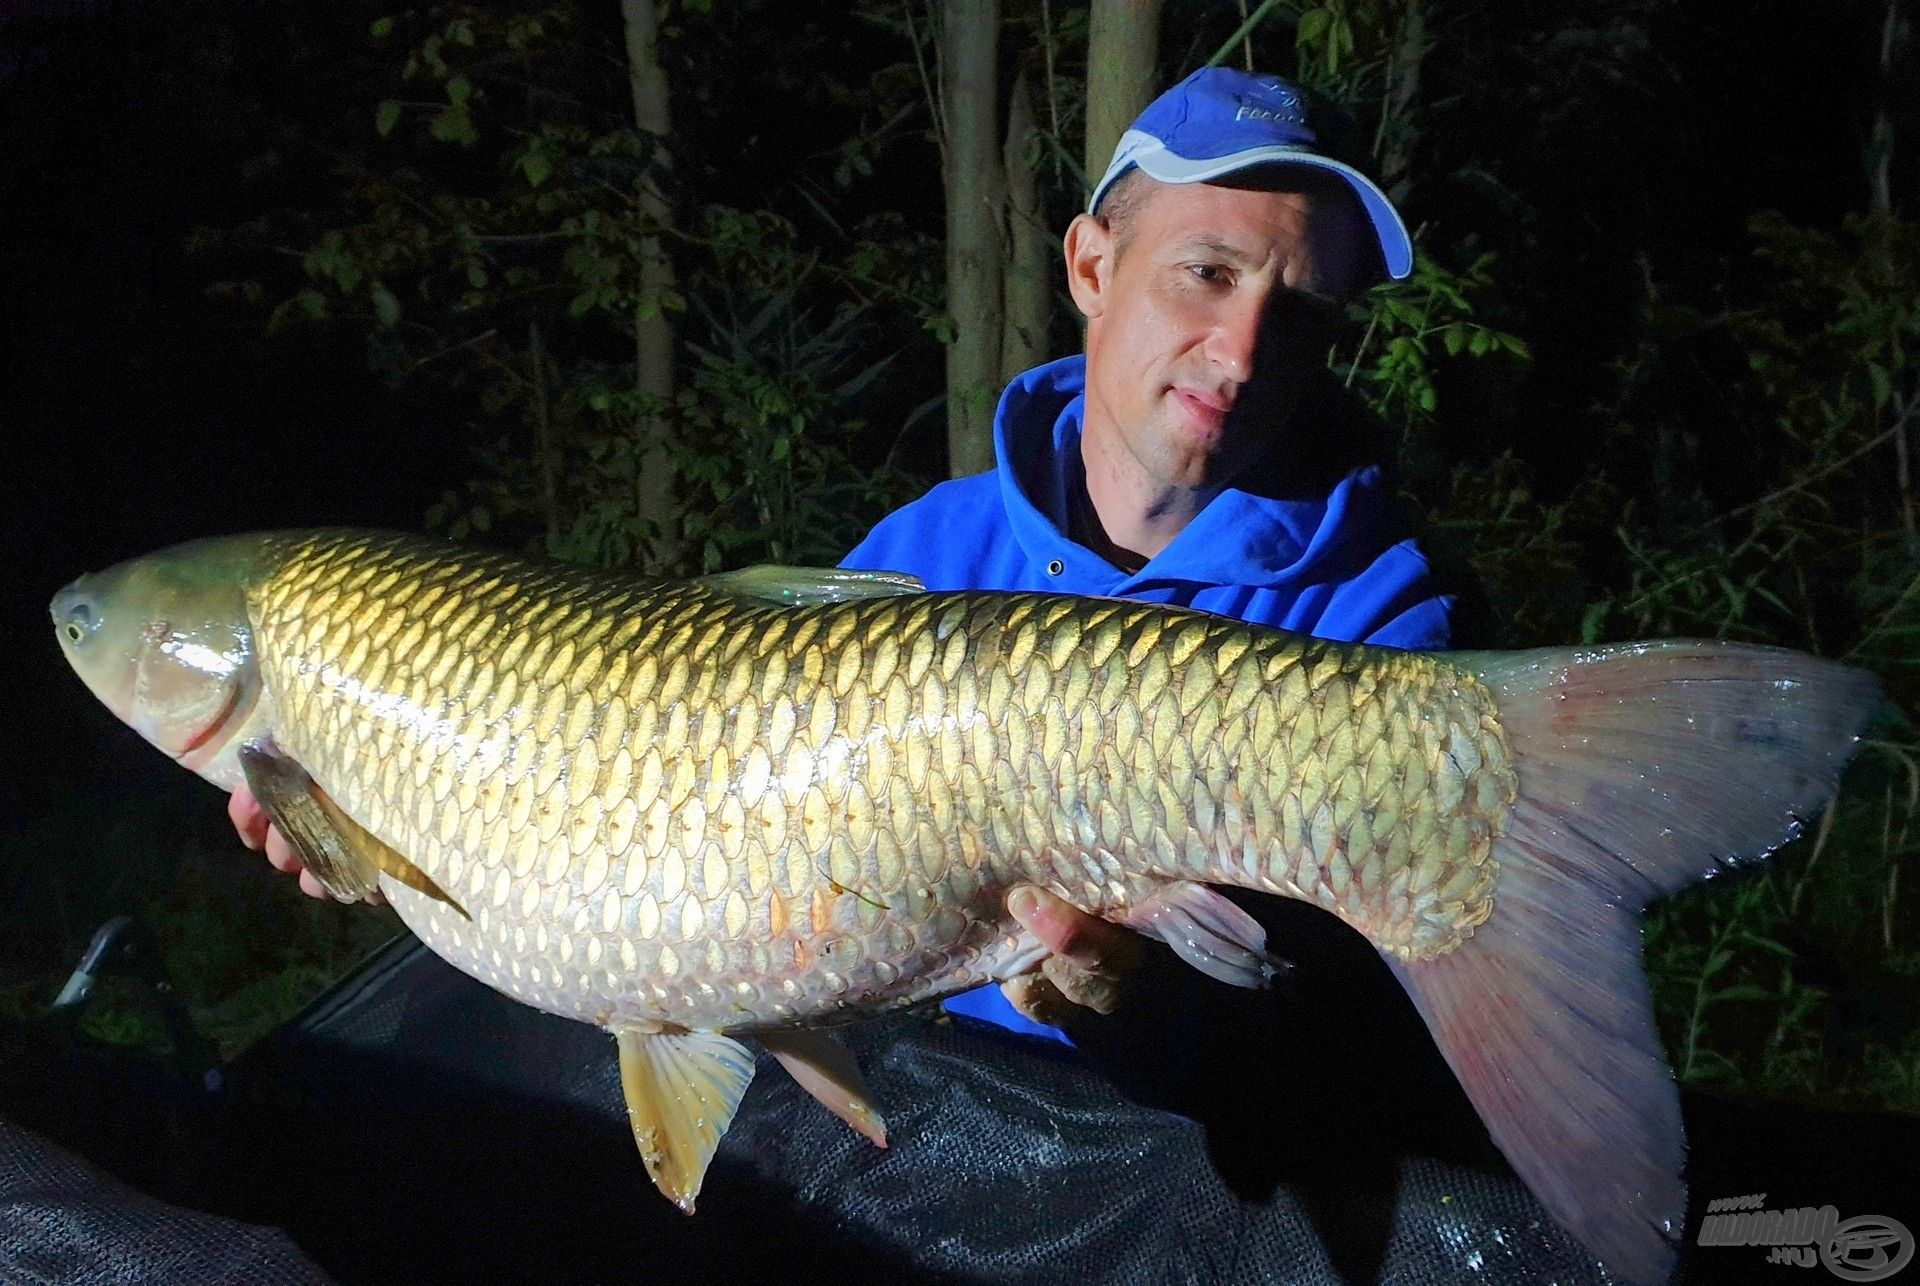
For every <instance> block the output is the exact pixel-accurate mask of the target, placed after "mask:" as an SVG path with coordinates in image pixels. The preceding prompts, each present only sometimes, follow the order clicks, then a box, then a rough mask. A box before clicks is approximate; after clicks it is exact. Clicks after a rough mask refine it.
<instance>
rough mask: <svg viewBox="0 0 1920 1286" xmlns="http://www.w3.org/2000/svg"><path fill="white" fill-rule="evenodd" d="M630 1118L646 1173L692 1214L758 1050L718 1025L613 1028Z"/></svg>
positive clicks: (730, 1122) (750, 1073) (667, 1194)
mask: <svg viewBox="0 0 1920 1286" xmlns="http://www.w3.org/2000/svg"><path fill="white" fill-rule="evenodd" d="M614 1038H615V1040H616V1041H618V1042H619V1046H620V1088H621V1089H622V1090H623V1091H624V1092H625V1094H626V1097H627V1121H628V1124H630V1125H631V1126H632V1127H633V1139H634V1142H635V1143H637V1144H639V1146H640V1159H641V1160H642V1161H644V1162H645V1163H646V1167H647V1173H648V1174H649V1175H650V1176H652V1178H653V1183H654V1186H655V1187H657V1188H659V1189H660V1191H661V1193H662V1195H664V1196H665V1197H666V1198H667V1199H668V1200H669V1201H671V1202H673V1204H674V1205H676V1206H679V1207H680V1208H681V1209H682V1210H684V1211H686V1212H687V1213H688V1214H692V1213H693V1202H694V1198H695V1197H697V1196H699V1195H700V1184H701V1181H702V1180H703V1179H705V1178H706V1174H707V1166H708V1164H709V1163H710V1162H712V1160H713V1153H714V1149H716V1148H718V1147H719V1146H720V1139H721V1137H722V1136H723V1135H725V1134H726V1132H727V1127H728V1126H730V1125H732V1124H733V1115H734V1113H735V1112H736V1111H738V1110H739V1108H740V1100H741V1098H742V1096H744V1095H745V1094H746V1092H747V1085H748V1083H749V1082H751V1081H752V1080H753V1051H751V1050H750V1049H748V1048H747V1047H746V1046H745V1045H742V1044H741V1043H740V1042H739V1041H737V1040H734V1039H732V1038H730V1037H727V1036H721V1035H718V1034H717V1033H714V1032H698V1031H694V1032H669V1031H647V1030H641V1029H638V1028H629V1029H622V1030H618V1031H615V1032H614Z"/></svg>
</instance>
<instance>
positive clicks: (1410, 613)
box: [844, 68, 1449, 1039]
mask: <svg viewBox="0 0 1920 1286" xmlns="http://www.w3.org/2000/svg"><path fill="white" fill-rule="evenodd" d="M1316 144H1317V139H1316V136H1315V134H1314V132H1313V130H1312V129H1311V128H1310V127H1309V125H1308V124H1307V121H1306V119H1305V115H1304V113H1303V111H1302V107H1301V100H1300V95H1299V92H1298V91H1297V90H1296V89H1294V88H1293V87H1292V86H1291V85H1289V84H1287V83H1286V82H1285V81H1282V80H1279V79H1277V78H1274V77H1270V76H1253V75H1248V74H1245V73H1242V72H1237V71H1232V70H1229V69H1226V68H1205V69H1202V70H1200V71H1197V72H1195V73H1194V74H1193V75H1191V76H1189V77H1188V78H1187V79H1186V80H1184V81H1182V82H1181V83H1180V84H1179V85H1177V86H1175V87H1174V88H1173V89H1171V90H1169V91H1167V92H1166V93H1165V94H1163V95H1161V96H1160V97H1159V98H1158V99H1156V100H1155V101H1154V102H1153V103H1152V104H1151V105H1149V106H1148V107H1147V109H1146V110H1145V111H1144V112H1142V113H1141V115H1140V118H1139V119H1138V120H1137V121H1136V122H1135V123H1134V125H1133V128H1132V129H1130V130H1128V131H1127V133H1126V134H1125V135H1123V136H1122V137H1121V140H1120V143H1119V145H1118V147H1117V148H1116V149H1115V151H1114V156H1113V161H1112V163H1111V164H1110V165H1109V166H1108V168H1107V172H1106V174H1105V176H1104V177H1103V178H1102V179H1101V181H1100V183H1099V185H1098V186H1097V187H1096V188H1095V189H1094V192H1093V197H1092V199H1091V201H1090V202H1089V203H1088V208H1087V213H1084V214H1081V215H1078V216H1076V217H1075V219H1074V220H1073V223H1072V225H1071V226H1070V227H1069V228H1068V229H1067V234H1066V240H1065V247H1064V248H1065V259H1066V269H1067V285H1068V288H1069V290H1070V291H1071V293H1072V295H1073V300H1074V303H1075V304H1076V305H1077V306H1078V307H1079V309H1080V311H1081V313H1082V314H1084V316H1085V318H1086V324H1087V329H1086V352H1085V354H1084V356H1076V357H1070V358H1066V359H1064V360H1062V361H1058V362H1054V363H1051V364H1049V365H1046V366H1042V367H1039V368H1038V369H1036V370H1032V371H1028V372H1027V373H1026V374H1024V375H1022V376H1020V377H1019V378H1017V379H1015V380H1014V381H1013V383H1012V385H1010V386H1009V387H1008V389H1007V390H1006V392H1005V394H1004V395H1003V396H1002V398H1001V400H1000V406H999V412H998V415H997V417H996V420H995V425H994V447H995V453H996V458H997V461H998V463H997V467H996V468H995V469H994V470H993V471H991V472H988V473H983V474H979V475H976V476H974V477H970V478H961V479H958V480H956V481H952V482H947V483H943V484H942V485H940V486H938V487H935V488H934V489H933V490H932V491H931V492H929V493H928V494H927V495H926V496H924V497H922V498H921V499H920V500H917V501H915V502H914V503H912V504H910V505H907V506H906V507H905V508H903V509H901V510H899V511H898V512H896V513H894V514H892V515H891V516H889V517H888V518H886V519H884V520H883V521H882V522H881V523H880V524H879V526H877V527H876V528H875V529H874V530H873V532H872V533H871V534H870V535H869V536H868V537H867V538H866V540H864V541H862V542H861V544H860V545H859V546H858V547H857V548H856V549H854V550H853V552H852V553H850V554H848V555H847V558H846V559H845V563H844V565H845V566H848V567H855V568H863V569H876V570H877V569H887V570H894V571H904V572H910V573H912V574H914V575H916V576H918V577H920V579H921V580H923V581H924V582H926V584H927V586H928V588H930V589H1009V590H1011V589H1019V590H1044V591H1053V592H1061V593H1077V594H1101V595H1119V596H1124V597H1129V598H1138V599H1144V600H1147V601H1150V602H1161V603H1178V604H1182V605H1184V606H1190V607H1195V608H1201V609H1204V610H1207V611H1213V612H1219V613H1221V614H1223V615H1228V616H1234V617H1238V618H1240V619H1243V620H1248V621H1255V622H1259V623H1261V624H1266V625H1274V626H1279V627H1282V628H1285V629H1289V630H1294V631H1297V632H1300V633H1309V634H1316V635H1320V636H1322V637H1326V638H1334V639H1342V640H1348V641H1364V642H1369V643H1378V644H1384V645H1390V646H1396V647H1409V648H1435V647H1442V646H1445V644H1446V642H1447V637H1448V621H1447V615H1448V610H1449V600H1447V599H1445V598H1442V597H1439V596H1437V595H1436V593H1435V591H1434V589H1433V588H1432V586H1431V584H1430V578H1429V574H1428V570H1427V565H1426V561H1425V560H1424V559H1423V558H1422V557H1421V555H1420V554H1419V553H1418V552H1417V551H1416V550H1415V549H1414V548H1413V546H1412V543H1411V542H1409V541H1397V540H1395V539H1394V537H1393V536H1392V534H1391V533H1390V530H1389V527H1388V517H1389V515H1388V510H1389V509H1390V504H1391V501H1390V497H1389V495H1388V494H1387V492H1386V490H1385V483H1384V482H1383V478H1382V472H1383V471H1382V468H1381V466H1380V463H1379V462H1378V461H1377V460H1375V461H1368V460H1367V459H1366V456H1367V452H1366V447H1367V445H1368V443H1367V442H1366V441H1365V439H1366V438H1367V437H1368V436H1369V434H1370V426H1369V424H1368V423H1367V421H1366V420H1365V418H1364V416H1359V415H1356V413H1355V411H1354V409H1353V407H1352V404H1351V403H1350V402H1346V401H1343V400H1342V398H1341V396H1340V394H1339V391H1338V390H1335V389H1332V388H1331V384H1332V381H1331V380H1330V379H1328V377H1327V373H1326V370H1325V359H1326V352H1327V347H1328V343H1329V341H1330V338H1331V325H1332V324H1333V322H1334V320H1335V319H1336V318H1337V316H1338V314H1339V310H1340V307H1341V305H1342V304H1343V303H1344V302H1345V301H1346V300H1348V299H1350V298H1352V297H1353V296H1355V295H1356V294H1357V293H1358V292H1359V291H1360V290H1361V289H1363V288H1364V287H1365V286H1366V284H1367V278H1368V277H1369V276H1371V275H1373V274H1375V273H1377V272H1378V271H1379V270H1380V268H1382V267H1384V269H1385V271H1386V273H1387V274H1388V275H1390V276H1392V277H1395V278H1401V277H1405V276H1406V275H1407V274H1408V273H1409V272H1410V271H1411V268H1412V261H1413V250H1412V245H1411V242H1410V241H1409V239H1408V237H1407V233H1406V229H1405V226H1404V225H1403V224H1402V223H1401V221H1400V218H1399V216H1398V214H1396V213H1395V211H1394V209H1393V206H1392V204H1391V203H1390V202H1389V201H1388V200H1387V198H1386V196H1385V194H1384V193H1382V192H1381V191H1380V190H1379V188H1377V187H1376V186H1375V185H1374V184H1373V183H1372V182H1371V181H1370V180H1368V179H1366V178H1365V177H1364V176H1363V175H1361V174H1359V173H1358V172H1357V171H1355V170H1353V169H1351V168H1350V167H1347V166H1345V165H1342V164H1341V163H1339V162H1338V161H1335V160H1332V159H1331V158H1328V157H1326V156H1323V155H1321V154H1320V153H1319V152H1317V151H1316V150H1314V149H1315V147H1316ZM1009 906H1010V908H1011V910H1012V911H1013V913H1014V914H1015V916H1016V917H1017V918H1018V919H1019V920H1020V921H1021V922H1022V923H1023V924H1025V925H1026V926H1027V927H1028V929H1029V930H1030V931H1032V932H1033V933H1034V935H1035V936H1036V937H1037V938H1039V939H1040V940H1041V941H1042V942H1044V943H1045V944H1047V945H1048V946H1049V947H1050V948H1052V949H1053V951H1054V952H1055V958H1054V959H1053V960H1051V961H1049V962H1048V963H1047V965H1046V966H1045V967H1044V969H1043V971H1042V972H1041V973H1039V974H1035V975H1029V976H1028V977H1026V978H1021V979H1015V980H1013V981H1011V982H1009V983H1007V984H1005V986H1004V988H1003V989H996V988H991V987H988V988H981V989H979V990H976V991H973V992H970V993H968V994H966V995H964V996H960V997H956V998H954V999H953V1000H950V1001H949V1002H948V1004H947V1007H948V1008H949V1009H950V1010H953V1011H956V1012H960V1013H967V1014H971V1015H973V1016H975V1017H980V1018H985V1019H987V1020H988V1021H991V1022H997V1023H1000V1024H1002V1025H1004V1026H1007V1027H1011V1028H1014V1029H1016V1030H1025V1031H1029V1032H1034V1033H1037V1034H1041V1035H1047V1036H1052V1037H1055V1038H1060V1039H1064V1037H1062V1036H1061V1033H1060V1032H1059V1031H1058V1030H1057V1028H1055V1027H1053V1026H1051V1025H1044V1024H1045V1022H1046V1021H1047V1020H1050V1021H1053V1022H1058V1021H1061V1020H1062V1019H1064V1018H1065V1016H1066V1015H1067V1014H1068V1013H1069V1012H1070V1008H1069V1005H1068V1004H1067V1003H1066V1002H1069V1001H1071V1002H1076V1003H1079V1004H1083V1005H1089V1006H1091V1007H1093V1008H1097V1009H1106V1008H1108V1007H1110V1006H1111V1004H1112V1001H1113V991H1112V983H1113V981H1114V979H1115V977H1116V975H1118V974H1120V973H1123V972H1125V971H1126V970H1127V969H1128V968H1130V967H1131V965H1132V964H1133V963H1134V962H1135V961H1136V960H1137V959H1138V957H1139V955H1140V949H1141V948H1140V944H1139V940H1138V939H1137V938H1136V937H1135V936H1134V935H1133V934H1131V933H1130V932H1129V931H1127V930H1124V929H1121V928H1118V927H1117V926H1114V925H1111V924H1109V923H1107V922H1106V921H1103V920H1099V919H1097V918H1095V917H1092V916H1089V915H1085V914H1083V913H1081V912H1079V911H1078V910H1076V909H1075V908H1073V907H1071V906H1069V905H1068V904H1066V903H1065V902H1063V901H1061V900H1060V899H1058V898H1056V897H1054V896H1053V895H1052V894H1050V893H1047V892H1046V891H1045V890H1043V889H1037V888H1021V889H1015V890H1013V891H1012V894H1011V895H1010V898H1009ZM1035 1019H1040V1020H1043V1021H1042V1022H1036V1021H1034V1020H1035Z"/></svg>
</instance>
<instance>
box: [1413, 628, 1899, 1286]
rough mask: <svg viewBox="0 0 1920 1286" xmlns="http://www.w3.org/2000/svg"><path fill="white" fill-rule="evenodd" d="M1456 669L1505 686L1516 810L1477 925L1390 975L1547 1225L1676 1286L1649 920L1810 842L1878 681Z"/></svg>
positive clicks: (1823, 666)
mask: <svg viewBox="0 0 1920 1286" xmlns="http://www.w3.org/2000/svg"><path fill="white" fill-rule="evenodd" d="M1448 659H1449V660H1452V661H1455V662H1456V663H1463V664H1464V667H1465V668H1468V669H1471V670H1473V671H1475V672H1476V673H1478V674H1479V676H1480V678H1481V679H1482V681H1483V682H1485V683H1486V684H1487V685H1488V687H1489V688H1490V689H1492V691H1493V692H1494V694H1495V696H1496V699H1497V701H1498V704H1499V718H1500V722H1501V725H1502V727H1503V728H1504V729H1505V730H1506V732H1507V734H1508V736H1509V738H1510V739H1511V743H1512V747H1513V760H1514V765H1515V771H1516V774H1517V776H1518V781H1519V796H1518V798H1517V800H1516V801H1515V805H1514V811H1513V814H1512V816H1511V817H1510V818H1509V820H1508V824H1507V826H1506V828H1505V830H1504V831H1503V832H1502V833H1501V835H1500V836H1499V837H1498V838H1496V840H1495V842H1494V849H1493V855H1494V857H1495V859H1496V860H1497V861H1498V863H1499V868H1498V869H1499V875H1498V879H1497V882H1496V884H1495V886H1494V896H1493V910H1492V913H1491V914H1490V916H1489V917H1488V919H1487V920H1486V922H1485V923H1483V924H1482V925H1480V926H1479V927H1478V928H1477V929H1476V930H1475V931H1474V933H1473V935H1472V936H1471V937H1469V938H1468V939H1466V941H1465V942H1464V943H1462V944H1461V945H1460V946H1459V947H1458V948H1456V949H1454V950H1453V951H1451V952H1449V953H1447V954H1444V955H1441V956H1439V957H1437V958H1434V959H1429V960H1415V961H1401V960H1391V961H1390V963H1391V964H1392V965H1393V968H1394V970H1395V972H1396V973H1397V974H1398V975H1399V977H1400V979H1401V981H1402V982H1403V983H1404V984H1405V986H1406V987H1407V990H1408V991H1409V992H1410V993H1411V994H1412V996H1413V999H1414V1002H1415V1004H1416V1005H1417V1007H1418V1008H1419V1010H1420V1012H1421V1014H1422V1016H1423V1017H1424V1018H1425V1019H1426V1022H1427V1025H1428V1027H1429V1028H1430V1029H1431V1030H1432V1032H1433V1035H1434V1039H1435V1041H1436V1042H1437V1043H1438V1045H1439V1047H1440V1050H1441V1052H1442V1053H1443V1054H1444V1055H1445V1056H1446V1059H1447V1061H1448V1063H1449V1064H1450V1065H1451V1066H1452V1068H1453V1070H1454V1074H1455V1075H1456V1076H1458V1077H1459V1079H1460V1083H1461V1085H1462V1087H1463V1088H1464V1089H1465V1090H1466V1092H1467V1096H1468V1097H1469V1098H1470V1099H1471V1100H1472V1101H1473V1104H1474V1107H1475V1108H1476V1109H1477V1110H1478V1111H1479V1113H1480V1116H1481V1118H1482V1119H1483V1120H1484V1121H1485V1122H1486V1125H1487V1129H1488V1132H1489V1133H1490V1134H1491V1135H1492V1137H1493V1141H1494V1142H1495V1143H1496V1144H1497V1145H1498V1146H1499V1148H1500V1150H1501V1151H1502V1152H1503V1153H1504V1154H1505V1155H1506V1157H1507V1160H1508V1161H1509V1162H1510V1163H1511V1164H1512V1166H1513V1168H1514V1170H1515V1172H1516V1173H1517V1174H1518V1175H1519V1176H1520V1178H1521V1179H1522V1180H1523V1181H1524V1182H1525V1183H1526V1184H1527V1186H1528V1187H1529V1188H1530V1189H1531V1190H1532V1191H1533V1193H1534V1194H1535V1195H1536V1196H1537V1197H1538V1198H1539V1199H1540V1201H1541V1202H1542V1204H1543V1205H1545V1207H1546V1208H1547V1210H1548V1211H1549V1212H1550V1213H1551V1214H1552V1215H1553V1216H1554V1218H1555V1219H1557V1220H1558V1221H1559V1222H1560V1223H1561V1224H1562V1225H1563V1226H1565V1227H1566V1228H1567V1229H1568V1230H1569V1231H1571V1232H1572V1233H1573V1234H1574V1235H1575V1236H1577V1237H1578V1238H1579V1239H1580V1240H1581V1242H1582V1243H1583V1244H1585V1245H1586V1247H1587V1248H1588V1249H1589V1250H1591V1251H1592V1252H1593V1253H1594V1254H1595V1255H1597V1256H1598V1257H1599V1258H1601V1259H1602V1260H1604V1261H1605V1262H1606V1264H1607V1265H1608V1267H1610V1268H1611V1269H1612V1270H1613V1271H1614V1272H1616V1273H1618V1274H1621V1275H1622V1276H1624V1277H1626V1278H1627V1279H1628V1280H1630V1281H1644V1282H1652V1281H1664V1280H1667V1279H1668V1278H1670V1277H1671V1276H1672V1273H1673V1270H1674V1266H1675V1259H1676V1253H1677V1252H1676V1248H1675V1245H1674V1242H1675V1240H1676V1239H1678V1238H1679V1237H1680V1236H1681V1235H1682V1234H1683V1232H1684V1228H1683V1223H1684V1220H1685V1216H1686V1188H1685V1185H1684V1183H1683V1181H1682V1178H1681V1170H1682V1165H1683V1162H1684V1159H1685V1152H1686V1143H1685V1139H1684V1137H1683V1134H1682V1128H1681V1121H1680V1102H1679V1095H1678V1092H1677V1091H1676V1089H1675V1086H1674V1082H1673V1076H1672V1073H1671V1071H1670V1070H1669V1069H1668V1067H1667V1063H1666V1059H1665V1057H1664V1055H1663V1053H1662V1050H1661V1046H1660V1038H1659V1033H1658V1032H1657V1031H1656V1029H1655V1027H1654V1022H1653V1008H1652V1001H1651V996H1650V993H1649V991H1648V988H1647V982H1646V977H1645V975H1644V973H1643V972H1642V970H1641V967H1640V954H1641V943H1640V933H1639V920H1638V913H1639V912H1640V910H1641V909H1642V908H1643V907H1644V906H1645V905H1646V903H1647V902H1648V901H1649V900H1650V899H1651V898H1653V897H1656V896H1661V895H1664V894H1668V893H1672V892H1675V891H1677V890H1678V889H1680V888H1683V887H1685V886H1686V885H1688V884H1690V883H1692V882H1694V881H1695V880H1698V879H1700V878H1703V877H1705V876H1707V875H1710V874H1712V873H1713V872H1714V871H1715V870H1717V869H1718V868H1719V866H1720V865H1721V864H1723V863H1731V862H1737V861H1741V860H1746V859H1754V858H1758V857H1761V856H1764V855H1765V854H1767V853H1769V852H1771V851H1772V850H1773V849H1775V848H1777V847H1779V846H1780V845H1781V844H1783V843H1785V842H1786V841H1787V840H1789V839H1792V838H1793V837H1794V836H1795V835H1796V834H1798V833H1799V831H1800V829H1801V824H1802V819H1803V818H1806V817H1809V816H1811V815H1812V814H1813V813H1814V812H1815V811H1817V810H1818V809H1819V808H1820V806H1821V805H1822V804H1823V803H1824V802H1825V801H1826V799H1827V798H1828V797H1829V796H1830V795H1831V794H1832V792H1833V789H1834V786H1835V784H1836V781H1837V779H1838V776H1839V773H1840V770H1841V768H1842V767H1843V765H1844V764H1845V761H1846V759H1847V757H1848V755H1849V753H1850V751H1851V749H1852V747H1853V745H1854V743H1855V741H1857V739H1858V734H1859V732H1860V729H1861V727H1862V726H1863V725H1864V724H1865V722H1866V721H1867V719H1868V717H1869V716H1870V715H1871V714H1872V713H1873V711H1874V709H1875V707H1876V706H1877V704H1878V702H1879V690H1878V685H1877V684H1876V683H1875V681H1874V680H1873V679H1872V677H1871V676H1868V675H1865V674H1862V673H1860V672H1858V671H1854V670H1850V669H1847V668H1846V667H1843V666H1840V665H1837V664H1834V663H1832V662H1829V661H1822V660H1820V659H1818V658H1815V657H1811V656H1806V655H1804V654H1801V653H1797V652H1789V651H1784V650H1781V649H1777V648H1761V647H1751V646H1742V645H1731V644H1716V643H1697V642H1674V643H1656V644H1635V645H1624V646H1619V647H1609V648H1586V649H1578V650H1572V649H1565V650H1560V649H1556V650H1551V651H1540V652H1521V653H1506V654H1500V655H1491V654H1481V655H1477V656H1476V655H1475V654H1455V655H1454V656H1451V657H1449V658H1448Z"/></svg>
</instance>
